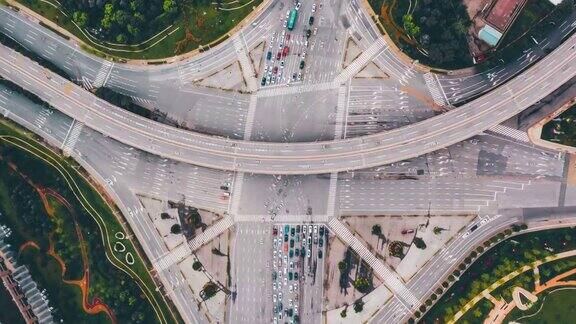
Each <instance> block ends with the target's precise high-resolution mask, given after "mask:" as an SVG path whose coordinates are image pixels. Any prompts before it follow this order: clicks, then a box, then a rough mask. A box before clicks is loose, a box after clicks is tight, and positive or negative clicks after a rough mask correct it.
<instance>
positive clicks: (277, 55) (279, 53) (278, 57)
mask: <svg viewBox="0 0 576 324" xmlns="http://www.w3.org/2000/svg"><path fill="white" fill-rule="evenodd" d="M280 57H282V52H278V54H276V59H277V60H279V59H280Z"/></svg>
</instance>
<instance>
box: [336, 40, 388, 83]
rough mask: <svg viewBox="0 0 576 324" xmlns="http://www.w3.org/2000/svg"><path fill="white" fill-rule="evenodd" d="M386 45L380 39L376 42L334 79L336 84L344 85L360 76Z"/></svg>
mask: <svg viewBox="0 0 576 324" xmlns="http://www.w3.org/2000/svg"><path fill="white" fill-rule="evenodd" d="M385 45H386V43H385V42H384V41H383V39H382V38H379V39H378V40H377V41H376V42H374V43H373V44H372V45H370V47H368V49H366V50H365V51H364V52H362V54H360V56H359V57H358V58H357V59H355V60H354V61H353V62H352V63H351V64H350V65H348V66H347V67H346V69H344V71H342V72H341V73H340V74H339V75H338V76H336V78H335V79H334V82H335V83H337V84H338V83H342V82H345V81H347V80H350V79H351V78H352V77H353V76H354V75H356V74H358V72H360V70H362V68H363V67H364V66H365V65H366V64H367V63H368V62H370V61H371V60H372V59H373V58H374V57H375V56H376V55H377V54H378V53H380V52H381V51H382V50H383V48H384V46H385Z"/></svg>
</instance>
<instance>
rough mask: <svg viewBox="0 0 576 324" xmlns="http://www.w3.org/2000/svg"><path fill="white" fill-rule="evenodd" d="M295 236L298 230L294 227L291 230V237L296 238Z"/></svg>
mask: <svg viewBox="0 0 576 324" xmlns="http://www.w3.org/2000/svg"><path fill="white" fill-rule="evenodd" d="M294 234H296V229H295V228H294V227H292V228H291V229H290V236H294Z"/></svg>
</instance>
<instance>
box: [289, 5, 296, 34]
mask: <svg viewBox="0 0 576 324" xmlns="http://www.w3.org/2000/svg"><path fill="white" fill-rule="evenodd" d="M296 19H298V11H296V9H292V11H290V17H288V30H293V29H294V26H296Z"/></svg>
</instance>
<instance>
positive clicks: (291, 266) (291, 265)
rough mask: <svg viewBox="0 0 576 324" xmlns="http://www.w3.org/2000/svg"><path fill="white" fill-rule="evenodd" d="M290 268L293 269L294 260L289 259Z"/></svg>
mask: <svg viewBox="0 0 576 324" xmlns="http://www.w3.org/2000/svg"><path fill="white" fill-rule="evenodd" d="M290 269H294V261H290Z"/></svg>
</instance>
